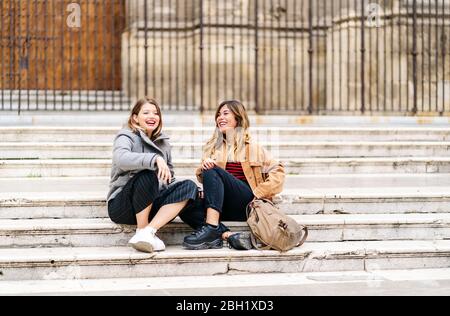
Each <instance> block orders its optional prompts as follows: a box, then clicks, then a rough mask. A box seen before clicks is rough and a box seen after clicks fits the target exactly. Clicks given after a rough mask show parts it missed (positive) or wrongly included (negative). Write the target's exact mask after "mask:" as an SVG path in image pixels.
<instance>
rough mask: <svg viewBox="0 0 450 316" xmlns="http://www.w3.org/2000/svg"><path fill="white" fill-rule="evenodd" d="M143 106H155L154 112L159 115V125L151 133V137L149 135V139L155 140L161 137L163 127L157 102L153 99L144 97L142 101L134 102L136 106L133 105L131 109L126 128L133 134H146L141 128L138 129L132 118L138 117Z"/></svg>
mask: <svg viewBox="0 0 450 316" xmlns="http://www.w3.org/2000/svg"><path fill="white" fill-rule="evenodd" d="M145 104H152V105H154V106H155V108H156V112H158V115H159V125H158V127H157V128H156V129H155V130H154V131H153V133H152V135H151V137H150V138H151V139H155V138H157V137H158V136H159V135H161V130H162V127H163V121H162V115H161V107H160V106H159V104H158V102H157V101H156V100H154V99H151V98H149V97H145V98H143V99H140V100H138V101H137V102H136V104H135V105H134V107H133V109H132V110H131V114H130V117H129V118H128V127H129V128H130V129H131V130H132V131H133V132H135V133H136V132H137V131H143V132H144V133H145V132H146V131H145V130H144V129H143V128H142V127H140V126H139V125H138V124H136V123H135V122H134V119H133V116H134V115H139V112H141V109H142V107H143V106H144V105H145Z"/></svg>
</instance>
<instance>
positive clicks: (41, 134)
mask: <svg viewBox="0 0 450 316" xmlns="http://www.w3.org/2000/svg"><path fill="white" fill-rule="evenodd" d="M118 129H119V128H118V127H71V128H67V127H45V126H40V127H39V126H36V127H30V126H27V127H0V134H1V135H2V141H3V142H29V141H30V140H32V141H34V142H113V140H114V137H115V135H116V134H117V131H118ZM164 133H166V134H167V135H169V136H170V138H171V141H172V142H203V143H205V142H206V141H208V140H209V138H210V137H211V135H212V133H213V129H212V128H209V127H199V128H195V129H192V127H189V126H184V127H167V128H164ZM251 133H252V137H253V138H254V139H256V140H257V141H261V142H273V143H276V142H287V141H298V142H301V141H306V142H312V141H344V140H345V141H385V142H386V141H417V142H419V141H449V140H450V128H437V127H435V128H426V127H423V128H405V127H399V128H397V129H392V128H383V127H379V128H374V127H372V128H371V127H366V128H357V127H334V128H333V127H254V128H252V129H251Z"/></svg>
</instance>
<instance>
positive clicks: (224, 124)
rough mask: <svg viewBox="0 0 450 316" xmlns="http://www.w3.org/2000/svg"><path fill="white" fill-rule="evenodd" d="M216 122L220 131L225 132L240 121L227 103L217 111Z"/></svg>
mask: <svg viewBox="0 0 450 316" xmlns="http://www.w3.org/2000/svg"><path fill="white" fill-rule="evenodd" d="M216 124H217V127H218V128H219V130H220V132H221V133H223V134H225V133H226V132H227V131H229V130H231V129H234V128H236V127H237V125H238V122H237V120H236V117H235V116H234V114H233V112H231V110H230V109H229V108H228V106H226V105H225V106H223V107H222V108H221V109H220V111H219V112H218V113H217V118H216Z"/></svg>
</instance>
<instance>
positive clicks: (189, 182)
mask: <svg viewBox="0 0 450 316" xmlns="http://www.w3.org/2000/svg"><path fill="white" fill-rule="evenodd" d="M184 185H185V186H186V188H187V189H188V190H189V192H192V191H195V192H197V191H198V187H197V184H196V183H195V182H194V181H192V180H185V181H184Z"/></svg>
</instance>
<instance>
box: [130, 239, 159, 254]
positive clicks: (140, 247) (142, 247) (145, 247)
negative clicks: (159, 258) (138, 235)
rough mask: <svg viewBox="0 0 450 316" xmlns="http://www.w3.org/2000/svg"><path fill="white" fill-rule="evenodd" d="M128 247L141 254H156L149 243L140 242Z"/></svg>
mask: <svg viewBox="0 0 450 316" xmlns="http://www.w3.org/2000/svg"><path fill="white" fill-rule="evenodd" d="M128 245H129V246H131V247H133V248H134V249H136V250H137V251H140V252H146V253H153V252H154V250H153V246H152V245H151V244H149V243H148V242H143V241H140V242H137V243H135V244H128Z"/></svg>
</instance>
